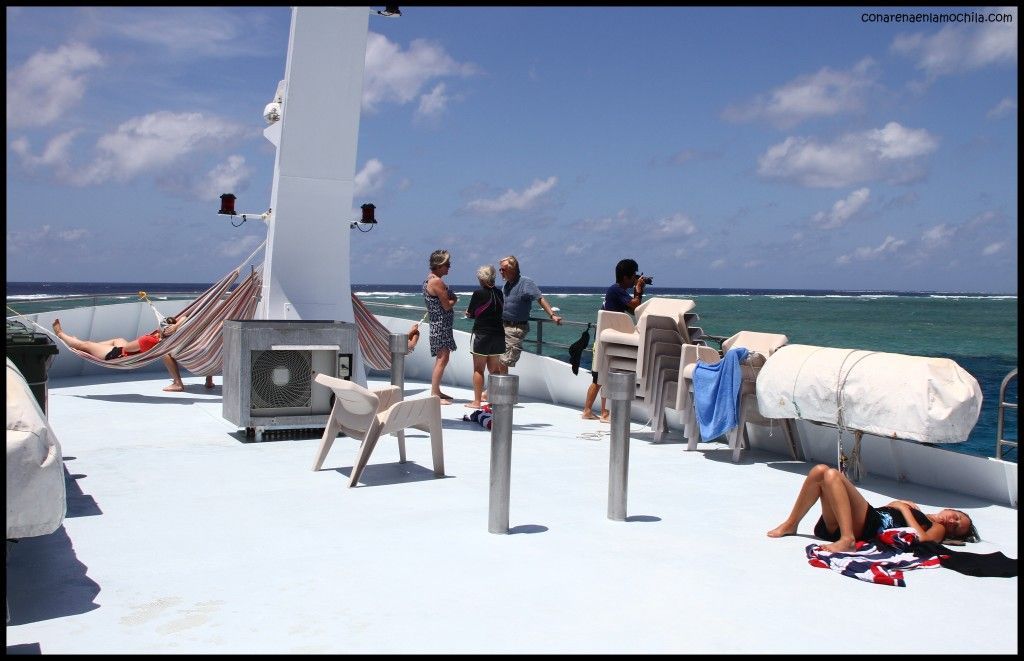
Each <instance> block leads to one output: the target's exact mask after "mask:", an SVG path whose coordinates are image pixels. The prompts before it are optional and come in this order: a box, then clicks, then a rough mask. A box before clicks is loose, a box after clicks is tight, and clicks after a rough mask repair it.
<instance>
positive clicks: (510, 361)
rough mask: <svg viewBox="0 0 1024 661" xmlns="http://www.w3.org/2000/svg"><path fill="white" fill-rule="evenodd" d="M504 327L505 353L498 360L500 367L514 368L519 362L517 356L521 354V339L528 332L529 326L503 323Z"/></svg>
mask: <svg viewBox="0 0 1024 661" xmlns="http://www.w3.org/2000/svg"><path fill="white" fill-rule="evenodd" d="M504 325H505V353H503V354H502V355H501V358H499V359H498V360H500V361H501V364H502V365H506V366H508V367H513V366H515V364H516V363H518V362H519V354H521V353H523V338H524V337H526V334H527V333H529V332H530V324H529V323H527V322H525V321H524V322H523V323H521V324H517V323H512V322H508V321H506V322H504Z"/></svg>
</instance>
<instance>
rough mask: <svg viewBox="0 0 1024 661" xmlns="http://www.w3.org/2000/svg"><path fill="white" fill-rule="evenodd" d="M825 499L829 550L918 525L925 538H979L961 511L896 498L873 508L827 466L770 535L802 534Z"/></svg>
mask: <svg viewBox="0 0 1024 661" xmlns="http://www.w3.org/2000/svg"><path fill="white" fill-rule="evenodd" d="M819 499H820V500H821V518H820V519H818V522H817V524H816V525H815V526H814V534H815V536H816V537H820V538H822V539H825V540H828V541H830V542H832V543H831V544H828V545H826V546H823V547H822V550H824V551H830V552H845V551H853V550H854V549H855V548H856V543H857V542H858V541H867V540H870V539H873V538H874V537H875V536H876V535H877V534H878V533H880V532H882V531H883V530H886V529H887V528H907V527H909V528H913V529H914V530H915V531H916V532H917V534H918V536H919V537H920V539H921V541H923V542H942V541H943V540H944V539H954V540H965V541H968V542H977V541H979V538H978V531H977V529H976V528H975V527H974V523H973V522H972V521H971V517H969V516H967V514H965V513H964V512H961V511H960V510H950V509H945V510H942V511H940V512H939V513H937V514H925V513H924V512H922V511H921V509H920V508H919V507H918V506H917V505H916V504H914V503H912V502H910V501H906V500H894V501H892V502H891V503H889V504H888V505H887V506H885V507H878V508H875V507H872V506H871V505H869V504H868V501H867V500H865V499H864V496H862V495H861V493H860V492H859V491H857V487H855V486H853V483H852V482H850V480H849V479H847V477H846V476H845V475H843V474H842V473H841V472H840V471H839V470H837V469H835V468H832V467H831V466H828V465H826V464H818V465H817V466H815V467H814V468H812V469H811V472H810V473H808V474H807V478H806V479H805V480H804V484H803V486H802V487H801V488H800V493H799V495H797V497H796V503H794V504H793V511H792V512H791V513H790V515H789V518H787V519H786V520H785V521H783V522H782V523H780V524H779V525H777V526H776V527H774V528H772V529H771V530H769V531H768V536H769V537H785V536H786V535H793V534H796V529H797V526H798V525H799V524H800V520H801V519H803V518H804V515H805V514H807V512H808V510H810V509H811V506H812V505H814V503H816V502H818V500H819Z"/></svg>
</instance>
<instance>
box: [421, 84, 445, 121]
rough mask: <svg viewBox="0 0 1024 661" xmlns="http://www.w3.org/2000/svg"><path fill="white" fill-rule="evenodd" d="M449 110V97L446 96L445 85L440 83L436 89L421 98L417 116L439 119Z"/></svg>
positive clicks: (435, 86)
mask: <svg viewBox="0 0 1024 661" xmlns="http://www.w3.org/2000/svg"><path fill="white" fill-rule="evenodd" d="M447 108H448V95H447V94H445V84H444V83H438V84H437V85H434V89H432V90H430V92H428V93H427V94H424V95H422V96H420V105H419V107H418V108H417V109H416V114H417V116H420V117H437V116H438V115H441V114H443V113H444V111H445V110H446V109H447Z"/></svg>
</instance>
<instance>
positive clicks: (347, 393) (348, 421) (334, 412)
mask: <svg viewBox="0 0 1024 661" xmlns="http://www.w3.org/2000/svg"><path fill="white" fill-rule="evenodd" d="M313 380H314V381H316V382H317V383H319V384H320V385H322V386H326V387H327V388H330V389H331V390H332V391H333V392H334V406H333V407H332V408H331V413H330V416H329V417H328V419H327V428H326V429H324V435H323V437H322V438H321V439H320V449H319V450H317V454H316V460H315V461H314V462H313V470H315V471H316V470H320V467H321V466H323V463H324V459H326V458H327V453H328V452H330V450H331V446H332V445H334V439H335V438H336V437H337V435H338V432H339V431H340V432H344V433H345V434H346V435H348V436H351V437H353V438H358V439H360V445H359V452H358V454H357V455H356V461H355V463H354V464H353V466H352V475H351V477H350V478H349V482H348V485H349V486H350V487H353V486H355V485H356V484H357V483H358V482H359V476H360V475H361V474H362V472H363V469H364V468H365V467H366V462H367V461H368V460H369V459H370V453H371V452H373V448H374V447H375V446H376V445H377V441H378V439H380V437H381V436H382V435H384V434H393V433H397V434H401V433H402V430H404V429H407V428H410V427H412V428H414V429H419V430H422V431H426V432H429V433H430V450H431V454H432V455H433V462H434V475H436V476H437V477H444V448H443V445H442V437H441V400H440V398H439V397H437V396H436V395H431V396H430V397H418V398H416V399H407V400H404V401H403V400H402V393H401V390H400V389H399V388H398V387H397V386H388V387H386V388H380V389H377V390H368V389H367V388H364V387H362V386H361V385H359V384H358V383H353V382H352V381H346V380H344V379H337V378H334V377H332V376H327V375H326V374H320V373H317V372H314V373H313ZM403 441H404V439H403V438H401V437H400V443H401V442H403ZM404 454H405V453H404V452H402V455H403V458H404Z"/></svg>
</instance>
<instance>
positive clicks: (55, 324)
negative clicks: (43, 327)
mask: <svg viewBox="0 0 1024 661" xmlns="http://www.w3.org/2000/svg"><path fill="white" fill-rule="evenodd" d="M53 332H54V333H56V334H57V335H60V334H61V333H63V332H64V330H63V329H62V328H61V327H60V319H54V320H53Z"/></svg>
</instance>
